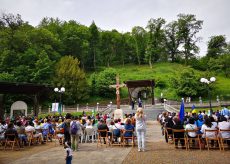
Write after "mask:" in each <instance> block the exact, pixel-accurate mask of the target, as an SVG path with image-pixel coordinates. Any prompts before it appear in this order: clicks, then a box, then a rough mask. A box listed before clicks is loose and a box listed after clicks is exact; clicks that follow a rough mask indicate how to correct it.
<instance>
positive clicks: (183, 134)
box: [159, 113, 230, 151]
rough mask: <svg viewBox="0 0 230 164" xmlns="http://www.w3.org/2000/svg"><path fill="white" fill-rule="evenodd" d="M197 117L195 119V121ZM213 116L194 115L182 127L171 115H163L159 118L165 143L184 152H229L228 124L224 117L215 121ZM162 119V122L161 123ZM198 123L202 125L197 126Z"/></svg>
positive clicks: (229, 136) (229, 125)
mask: <svg viewBox="0 0 230 164" xmlns="http://www.w3.org/2000/svg"><path fill="white" fill-rule="evenodd" d="M196 117H197V119H196ZM212 117H213V116H207V115H198V116H196V115H195V114H193V115H191V116H190V117H187V119H186V121H185V122H184V125H183V124H182V123H181V121H180V120H179V118H178V116H177V115H175V114H173V113H167V114H166V113H164V114H162V115H161V119H160V118H159V122H160V123H161V125H162V130H163V134H164V135H165V141H166V142H167V143H169V144H174V147H175V148H177V149H178V148H182V149H186V150H191V149H198V150H207V151H209V150H210V149H214V150H220V151H224V150H230V122H229V120H227V119H226V117H224V116H220V117H219V118H217V119H218V120H215V119H213V118H212ZM162 118H163V120H164V122H161V121H162ZM199 122H201V123H202V124H201V125H199Z"/></svg>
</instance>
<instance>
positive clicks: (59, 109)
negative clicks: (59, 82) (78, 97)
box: [54, 87, 65, 113]
mask: <svg viewBox="0 0 230 164" xmlns="http://www.w3.org/2000/svg"><path fill="white" fill-rule="evenodd" d="M54 92H57V93H59V94H60V99H59V104H60V105H59V106H58V112H59V113H61V111H62V107H63V106H62V103H61V96H62V94H63V93H64V92H65V88H64V87H61V88H60V89H59V88H54Z"/></svg>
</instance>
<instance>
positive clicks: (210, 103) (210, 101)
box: [208, 86, 213, 115]
mask: <svg viewBox="0 0 230 164" xmlns="http://www.w3.org/2000/svg"><path fill="white" fill-rule="evenodd" d="M208 97H209V108H210V115H212V113H213V111H212V100H211V99H212V96H211V91H210V88H209V86H208Z"/></svg>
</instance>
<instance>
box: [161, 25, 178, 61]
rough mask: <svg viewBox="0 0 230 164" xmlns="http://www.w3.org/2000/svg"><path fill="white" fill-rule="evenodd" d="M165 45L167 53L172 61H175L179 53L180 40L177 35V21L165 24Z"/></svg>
mask: <svg viewBox="0 0 230 164" xmlns="http://www.w3.org/2000/svg"><path fill="white" fill-rule="evenodd" d="M164 31H165V46H166V51H167V53H168V54H169V57H170V58H171V61H172V62H175V61H176V58H177V54H178V53H179V49H178V48H179V46H180V43H181V40H180V38H179V36H178V32H179V28H178V22H177V21H173V22H171V23H169V24H167V25H166V27H165V30H164Z"/></svg>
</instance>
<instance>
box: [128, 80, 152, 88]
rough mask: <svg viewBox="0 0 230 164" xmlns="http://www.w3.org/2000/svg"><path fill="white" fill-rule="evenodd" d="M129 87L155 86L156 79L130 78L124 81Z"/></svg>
mask: <svg viewBox="0 0 230 164" xmlns="http://www.w3.org/2000/svg"><path fill="white" fill-rule="evenodd" d="M124 83H125V84H126V86H127V87H128V88H137V87H154V86H155V81H154V80H129V81H125V82H124Z"/></svg>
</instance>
